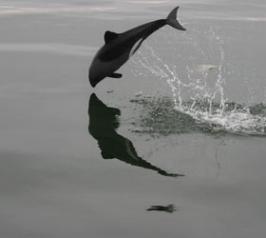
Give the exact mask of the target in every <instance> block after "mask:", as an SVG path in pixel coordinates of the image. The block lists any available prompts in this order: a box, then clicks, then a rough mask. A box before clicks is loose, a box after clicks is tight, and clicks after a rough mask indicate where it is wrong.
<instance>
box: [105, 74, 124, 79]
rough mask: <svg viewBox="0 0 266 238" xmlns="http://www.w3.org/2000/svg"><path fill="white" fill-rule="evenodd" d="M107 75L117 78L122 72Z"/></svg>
mask: <svg viewBox="0 0 266 238" xmlns="http://www.w3.org/2000/svg"><path fill="white" fill-rule="evenodd" d="M108 77H110V78H116V79H118V78H121V77H122V74H119V73H112V74H110V75H108Z"/></svg>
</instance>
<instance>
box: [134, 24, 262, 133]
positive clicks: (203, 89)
mask: <svg viewBox="0 0 266 238" xmlns="http://www.w3.org/2000/svg"><path fill="white" fill-rule="evenodd" d="M189 40H190V47H194V48H193V49H195V51H197V54H196V55H198V57H197V58H196V57H195V58H191V59H190V61H189V62H186V65H185V67H183V71H184V68H185V73H183V75H179V73H178V72H180V70H179V69H177V65H176V64H171V63H166V62H165V61H164V60H163V59H162V58H161V57H160V56H159V55H158V54H157V53H156V52H155V50H154V49H153V48H152V47H151V46H146V47H145V48H144V51H140V52H139V53H138V55H137V58H136V59H135V62H136V63H138V64H140V65H141V66H142V67H143V68H144V69H146V70H147V72H149V73H152V74H153V75H154V76H156V77H159V78H160V79H162V80H165V81H166V82H167V83H168V85H169V86H170V88H171V91H172V95H173V102H174V109H175V110H176V111H178V112H181V113H184V114H187V115H189V116H191V117H192V118H193V119H194V120H195V121H196V122H198V123H199V124H201V123H204V124H208V125H209V126H211V127H212V128H213V129H215V130H218V131H226V132H229V133H234V134H245V135H258V136H259V135H262V136H264V135H266V113H265V114H264V113H255V114H254V113H253V112H252V109H255V111H256V108H257V107H258V105H255V106H253V107H248V106H245V105H240V104H236V103H233V102H229V100H228V98H227V97H226V94H225V86H226V77H225V74H226V71H227V68H226V57H225V51H224V42H223V40H222V39H221V38H220V37H219V36H217V35H216V33H215V31H214V30H212V29H210V30H209V32H208V34H207V37H206V42H205V47H206V45H207V46H208V48H205V49H204V47H202V45H200V43H199V41H197V40H196V39H193V38H190V39H189ZM205 52H207V53H205ZM213 62H215V64H213ZM178 64H180V63H178ZM183 66H184V65H183ZM261 105H262V104H261ZM261 108H262V109H261V111H264V110H265V108H266V106H264V105H262V106H261ZM253 111H254V110H253Z"/></svg>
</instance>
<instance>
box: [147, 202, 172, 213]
mask: <svg viewBox="0 0 266 238" xmlns="http://www.w3.org/2000/svg"><path fill="white" fill-rule="evenodd" d="M147 211H160V212H168V213H173V212H175V211H176V207H175V205H174V204H169V205H167V206H162V205H154V206H151V207H150V208H148V209H147Z"/></svg>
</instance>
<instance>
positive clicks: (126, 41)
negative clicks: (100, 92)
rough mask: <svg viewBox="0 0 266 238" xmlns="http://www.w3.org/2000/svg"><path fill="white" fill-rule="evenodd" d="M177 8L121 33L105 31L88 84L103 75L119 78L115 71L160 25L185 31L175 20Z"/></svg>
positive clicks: (101, 77)
mask: <svg viewBox="0 0 266 238" xmlns="http://www.w3.org/2000/svg"><path fill="white" fill-rule="evenodd" d="M178 8H179V7H176V8H174V9H173V10H172V11H171V12H170V13H169V15H168V16H167V17H166V19H159V20H156V21H152V22H149V23H146V24H143V25H141V26H137V27H135V28H133V29H130V30H128V31H125V32H123V33H115V32H111V31H106V32H105V34H104V41H105V44H104V46H103V47H102V48H100V50H99V51H98V52H97V53H96V55H95V57H94V59H93V60H92V63H91V66H90V69H89V80H90V84H91V85H92V86H93V87H95V86H96V84H98V83H99V82H100V81H101V80H103V79H104V78H105V77H111V78H121V77H122V74H120V73H117V72H115V71H116V70H118V69H119V68H120V67H121V66H122V65H123V64H124V63H125V62H126V61H127V60H128V59H129V58H130V56H132V55H133V54H134V53H135V52H136V51H137V50H138V48H139V47H140V46H141V44H142V42H143V41H144V40H145V39H146V38H147V37H149V36H150V35H151V34H152V33H153V32H155V31H157V30H158V29H160V28H161V27H163V26H165V25H169V26H172V27H173V28H175V29H178V30H181V31H185V30H186V29H185V28H184V27H183V26H182V25H181V24H180V23H179V22H178V21H177V20H176V14H177V10H178Z"/></svg>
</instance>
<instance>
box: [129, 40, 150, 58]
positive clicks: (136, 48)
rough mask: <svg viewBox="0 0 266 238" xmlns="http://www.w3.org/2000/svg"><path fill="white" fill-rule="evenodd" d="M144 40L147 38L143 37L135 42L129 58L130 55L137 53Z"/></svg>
mask: <svg viewBox="0 0 266 238" xmlns="http://www.w3.org/2000/svg"><path fill="white" fill-rule="evenodd" d="M146 38H147V37H144V38H142V39H140V40H139V41H138V42H137V44H136V45H135V46H134V47H133V49H132V50H131V52H130V55H129V57H131V56H132V55H134V54H135V53H136V52H137V50H138V49H139V47H140V46H141V44H142V43H143V41H144V40H145V39H146Z"/></svg>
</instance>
